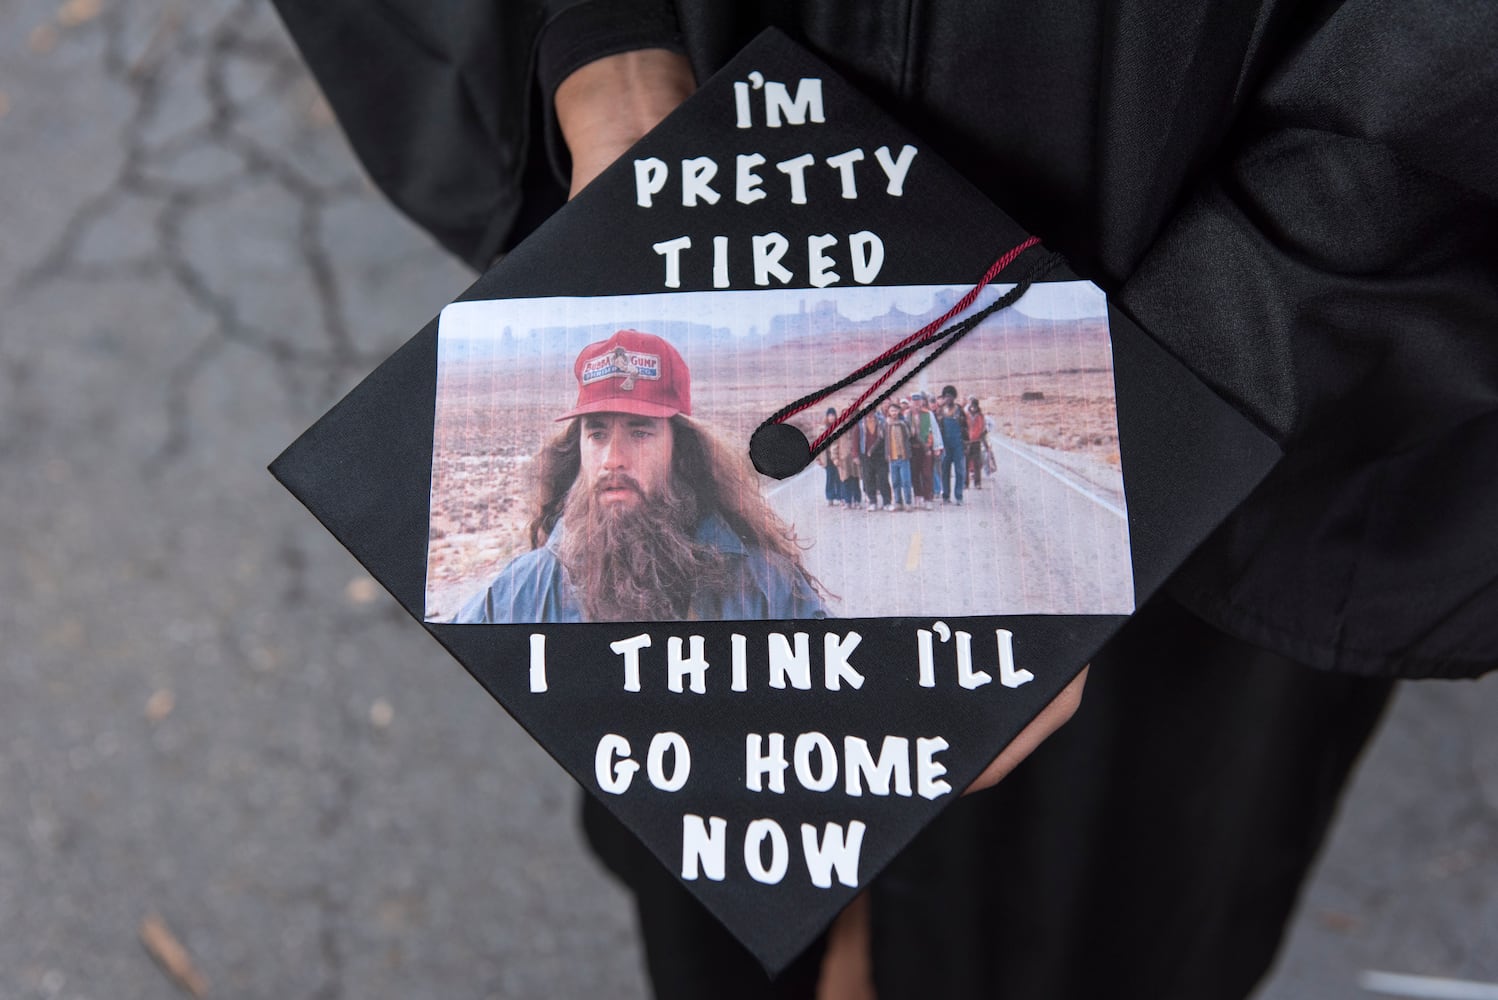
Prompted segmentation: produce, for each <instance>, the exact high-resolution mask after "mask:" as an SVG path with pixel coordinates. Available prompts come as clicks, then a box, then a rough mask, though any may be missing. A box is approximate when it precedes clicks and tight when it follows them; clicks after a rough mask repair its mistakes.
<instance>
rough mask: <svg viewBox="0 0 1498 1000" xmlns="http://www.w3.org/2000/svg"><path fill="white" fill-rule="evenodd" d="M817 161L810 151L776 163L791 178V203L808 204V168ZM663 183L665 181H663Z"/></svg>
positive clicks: (776, 167)
mask: <svg viewBox="0 0 1498 1000" xmlns="http://www.w3.org/2000/svg"><path fill="white" fill-rule="evenodd" d="M816 162H817V158H816V157H815V156H812V155H811V154H810V153H802V154H801V155H800V156H798V157H796V158H795V159H791V160H781V161H780V162H779V163H777V164H775V169H776V170H779V171H780V172H781V173H782V174H785V175H786V176H787V177H789V178H790V179H791V204H792V205H805V204H806V168H807V167H809V166H811V165H812V164H813V163H816ZM661 183H663V184H664V183H665V182H664V181H662V182H661Z"/></svg>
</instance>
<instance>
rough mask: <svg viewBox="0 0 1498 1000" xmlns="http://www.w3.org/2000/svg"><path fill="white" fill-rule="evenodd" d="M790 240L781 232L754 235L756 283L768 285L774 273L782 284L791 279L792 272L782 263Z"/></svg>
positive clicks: (787, 282) (788, 282)
mask: <svg viewBox="0 0 1498 1000" xmlns="http://www.w3.org/2000/svg"><path fill="white" fill-rule="evenodd" d="M790 245H791V244H790V241H789V240H787V239H786V238H785V237H784V236H781V235H780V234H779V233H765V235H763V236H756V237H754V283H755V284H756V285H768V284H769V283H770V276H771V275H772V274H773V275H774V276H775V277H776V278H777V279H778V280H779V281H780V283H781V284H782V285H788V284H790V281H791V272H790V271H788V270H786V269H785V267H784V266H783V265H782V264H781V263H780V258H782V257H784V256H785V251H786V248H787V247H789V246H790Z"/></svg>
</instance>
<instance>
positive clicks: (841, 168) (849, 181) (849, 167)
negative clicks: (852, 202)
mask: <svg viewBox="0 0 1498 1000" xmlns="http://www.w3.org/2000/svg"><path fill="white" fill-rule="evenodd" d="M861 159H863V150H861V149H850V150H848V151H847V152H846V153H838V154H837V155H836V156H829V157H827V165H828V166H829V167H836V168H837V172H838V173H839V174H841V175H842V182H843V197H844V198H857V197H858V185H857V184H855V183H854V182H853V164H855V163H857V162H858V161H859V160H861Z"/></svg>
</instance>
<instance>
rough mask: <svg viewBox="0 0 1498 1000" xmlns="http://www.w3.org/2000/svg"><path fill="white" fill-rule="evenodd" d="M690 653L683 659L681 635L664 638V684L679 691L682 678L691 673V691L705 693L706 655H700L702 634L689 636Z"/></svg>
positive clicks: (678, 692)
mask: <svg viewBox="0 0 1498 1000" xmlns="http://www.w3.org/2000/svg"><path fill="white" fill-rule="evenodd" d="M689 638H690V640H691V645H692V655H691V656H688V657H687V658H685V659H683V658H682V655H681V636H677V635H673V636H672V637H671V638H669V639H667V640H666V686H667V687H669V688H670V689H671V690H672V691H675V692H676V693H677V694H680V693H681V682H682V678H684V677H686V675H687V674H691V675H692V693H693V694H707V657H705V656H703V655H702V636H700V635H694V636H689Z"/></svg>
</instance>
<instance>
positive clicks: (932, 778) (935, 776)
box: [915, 736, 952, 799]
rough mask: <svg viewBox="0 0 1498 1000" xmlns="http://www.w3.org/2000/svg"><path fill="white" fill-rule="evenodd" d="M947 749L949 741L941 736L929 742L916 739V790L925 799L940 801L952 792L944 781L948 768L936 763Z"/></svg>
mask: <svg viewBox="0 0 1498 1000" xmlns="http://www.w3.org/2000/svg"><path fill="white" fill-rule="evenodd" d="M946 748H947V741H946V740H944V739H942V738H941V737H940V736H938V737H936V738H935V739H931V740H928V739H926V738H925V737H919V736H918V737H916V741H915V788H916V791H917V792H919V793H920V795H921V798H923V799H939V798H941V797H942V796H943V795H945V794H947V793H948V792H950V791H951V790H952V786H951V785H949V784H947V783H946V782H945V781H943V780H942V778H941V776H942V775H944V774H946V773H947V766H946V765H945V764H939V763H937V761H936V755H937V754H939V753H941V752H942V751H943V750H945V749H946Z"/></svg>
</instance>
